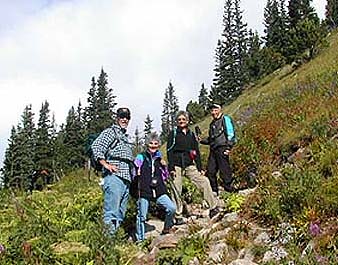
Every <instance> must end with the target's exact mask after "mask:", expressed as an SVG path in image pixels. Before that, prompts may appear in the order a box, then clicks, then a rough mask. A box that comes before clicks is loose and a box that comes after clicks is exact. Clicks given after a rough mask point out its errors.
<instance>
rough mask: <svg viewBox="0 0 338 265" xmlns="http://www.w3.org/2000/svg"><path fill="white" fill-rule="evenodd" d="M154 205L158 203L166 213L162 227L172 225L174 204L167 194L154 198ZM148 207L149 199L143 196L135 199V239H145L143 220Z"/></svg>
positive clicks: (145, 218) (174, 210)
mask: <svg viewBox="0 0 338 265" xmlns="http://www.w3.org/2000/svg"><path fill="white" fill-rule="evenodd" d="M156 205H160V206H162V207H163V208H164V209H165V212H166V215H165V220H164V228H170V227H172V226H173V224H174V222H173V218H174V215H175V212H176V206H175V204H174V203H173V202H172V200H170V198H169V196H168V195H167V194H163V195H161V196H160V197H158V198H157V200H156ZM148 208H149V200H148V199H145V198H139V199H138V201H137V217H136V240H137V241H142V240H144V239H145V236H144V234H145V221H146V220H147V214H148Z"/></svg>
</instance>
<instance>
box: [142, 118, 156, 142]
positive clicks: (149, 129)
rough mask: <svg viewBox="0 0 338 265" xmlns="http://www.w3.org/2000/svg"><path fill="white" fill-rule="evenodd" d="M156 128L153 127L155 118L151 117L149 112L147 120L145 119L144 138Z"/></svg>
mask: <svg viewBox="0 0 338 265" xmlns="http://www.w3.org/2000/svg"><path fill="white" fill-rule="evenodd" d="M153 129H154V127H153V120H152V119H151V118H150V115H149V114H148V115H147V117H146V119H145V121H144V130H143V132H144V138H147V136H148V135H149V134H150V133H151V132H152V130H153Z"/></svg>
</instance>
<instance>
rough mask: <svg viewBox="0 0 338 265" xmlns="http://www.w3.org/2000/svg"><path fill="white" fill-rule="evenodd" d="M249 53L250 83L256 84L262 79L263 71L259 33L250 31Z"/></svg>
mask: <svg viewBox="0 0 338 265" xmlns="http://www.w3.org/2000/svg"><path fill="white" fill-rule="evenodd" d="M248 35H249V38H248V52H247V55H246V59H245V64H246V70H247V74H248V81H249V82H254V81H256V80H258V79H259V78H260V77H262V75H263V73H262V69H261V40H260V38H259V36H258V33H257V31H256V32H255V33H253V32H252V31H251V30H250V31H249V34H248Z"/></svg>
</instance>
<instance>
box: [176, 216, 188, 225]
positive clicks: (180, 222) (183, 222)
mask: <svg viewBox="0 0 338 265" xmlns="http://www.w3.org/2000/svg"><path fill="white" fill-rule="evenodd" d="M185 223H186V221H184V219H183V217H176V221H175V225H184V224H185Z"/></svg>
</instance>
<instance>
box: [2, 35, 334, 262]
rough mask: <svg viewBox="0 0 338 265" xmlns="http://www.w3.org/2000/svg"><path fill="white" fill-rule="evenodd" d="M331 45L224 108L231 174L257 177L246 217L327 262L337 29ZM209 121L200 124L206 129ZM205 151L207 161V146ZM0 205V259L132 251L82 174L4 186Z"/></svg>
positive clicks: (117, 255) (114, 257)
mask: <svg viewBox="0 0 338 265" xmlns="http://www.w3.org/2000/svg"><path fill="white" fill-rule="evenodd" d="M329 44H330V46H329V47H328V48H327V49H325V50H323V51H322V52H321V54H320V56H318V57H317V58H316V59H314V60H313V61H311V62H309V63H307V64H306V65H303V66H301V67H299V68H298V69H293V68H292V67H291V66H288V67H285V68H283V69H280V70H278V71H276V72H275V73H273V74H272V75H270V76H268V77H266V78H265V79H264V80H261V81H260V83H259V84H257V85H256V86H254V87H252V88H248V89H247V91H246V92H245V93H243V95H242V96H240V97H239V98H238V100H236V101H235V102H233V103H232V104H231V105H229V106H228V107H226V108H225V109H224V112H225V113H229V114H231V115H232V116H233V118H234V120H235V121H236V123H237V128H238V138H239V141H238V144H237V146H236V148H235V149H234V151H233V154H232V160H233V166H234V173H235V175H236V178H237V180H238V182H245V180H246V178H247V174H248V172H249V171H252V170H254V171H255V172H256V174H257V180H258V183H259V186H258V189H257V191H256V193H255V194H254V195H252V197H250V198H249V199H248V200H247V202H246V204H245V208H244V209H243V210H242V214H243V216H246V217H247V218H251V219H255V220H257V221H258V222H261V223H265V224H270V225H271V226H272V227H273V226H277V225H278V224H280V223H281V222H287V223H289V224H291V225H292V227H293V228H294V229H295V231H296V232H295V235H296V236H295V238H294V240H293V241H292V242H291V243H290V245H289V248H290V249H289V251H290V252H289V253H292V257H293V260H297V259H299V261H301V258H300V256H301V253H302V251H303V250H304V248H305V247H306V245H307V244H308V242H309V241H310V240H312V241H313V242H314V255H317V256H319V257H324V258H325V259H326V261H327V262H334V261H335V257H337V256H338V253H337V247H336V246H337V245H338V225H337V224H338V222H337V213H338V190H337V186H338V151H337V150H338V146H337V145H338V141H337V139H338V114H337V111H336V110H337V109H338V98H337V95H338V93H337V92H338V85H337V84H338V54H337V52H336V50H337V49H338V47H337V46H338V35H337V34H333V35H331V36H330V39H329ZM209 122H210V118H207V119H206V120H204V121H203V122H201V124H200V126H201V128H202V130H203V132H204V134H206V132H207V128H208V124H209ZM202 153H203V157H204V162H206V156H207V149H206V147H203V148H202ZM0 207H1V210H0V211H1V214H0V227H1V231H0V244H3V245H4V246H5V248H6V251H5V252H3V253H2V254H0V261H1V262H2V264H27V263H28V264H47V263H55V264H94V263H95V264H115V263H122V264H127V263H128V262H130V261H131V258H132V257H133V255H134V253H136V252H137V247H136V246H135V245H134V244H132V243H127V241H126V240H125V239H126V235H125V234H124V233H123V231H121V232H120V233H118V234H117V235H116V237H114V238H112V239H111V238H108V237H106V236H105V233H104V228H103V226H102V222H101V209H102V195H101V191H100V186H99V185H98V183H97V181H96V180H94V181H93V180H89V179H88V178H87V176H86V174H85V172H83V171H77V172H74V173H73V174H72V175H69V176H67V177H65V178H64V179H63V180H62V181H61V182H60V183H57V184H55V185H53V186H52V187H50V189H46V190H44V191H42V192H33V193H32V194H29V195H27V194H19V195H18V194H16V195H14V194H11V193H8V192H6V191H3V194H1V196H0ZM130 222H133V220H132V217H131V216H128V217H127V221H126V225H128V223H130ZM315 227H317V229H314V228H315ZM202 245H203V244H202ZM180 254H181V257H184V253H180ZM177 256H179V255H177ZM285 262H287V261H285ZM305 264H312V263H310V261H309V262H308V263H305Z"/></svg>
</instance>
